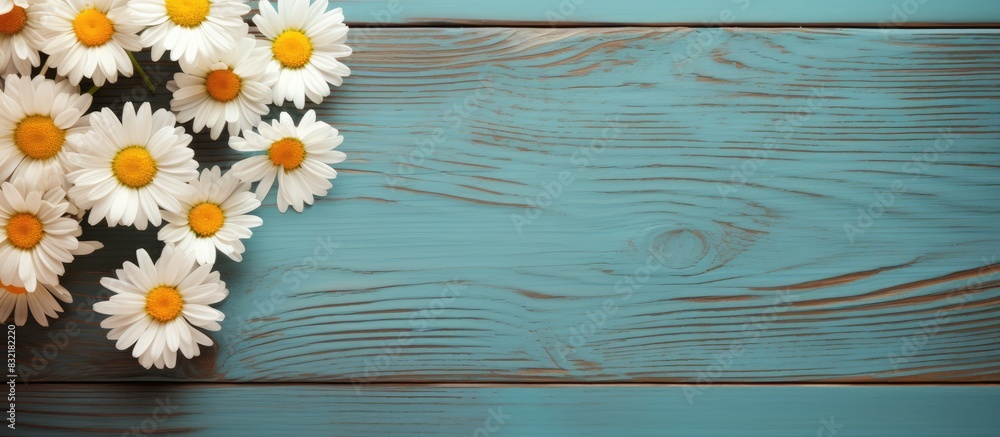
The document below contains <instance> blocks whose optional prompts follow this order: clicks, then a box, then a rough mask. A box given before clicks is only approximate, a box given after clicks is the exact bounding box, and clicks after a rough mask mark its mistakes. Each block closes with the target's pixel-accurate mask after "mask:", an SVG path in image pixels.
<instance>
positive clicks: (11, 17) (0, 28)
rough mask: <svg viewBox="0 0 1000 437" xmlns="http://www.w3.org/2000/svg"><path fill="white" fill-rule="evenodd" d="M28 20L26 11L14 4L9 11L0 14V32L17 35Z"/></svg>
mask: <svg viewBox="0 0 1000 437" xmlns="http://www.w3.org/2000/svg"><path fill="white" fill-rule="evenodd" d="M27 22H28V13H27V12H25V11H24V8H22V7H20V6H14V9H11V10H10V12H8V13H6V14H3V15H0V33H2V34H5V35H17V34H18V33H19V32H21V29H24V25H25V24H26V23H27Z"/></svg>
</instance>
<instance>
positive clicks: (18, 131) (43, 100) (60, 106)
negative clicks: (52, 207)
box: [0, 75, 93, 180]
mask: <svg viewBox="0 0 1000 437" xmlns="http://www.w3.org/2000/svg"><path fill="white" fill-rule="evenodd" d="M92 99H93V98H92V97H91V95H90V94H86V93H84V94H80V89H79V88H78V87H76V86H74V85H70V84H69V82H67V81H65V80H61V81H58V82H56V81H53V80H51V79H46V78H45V77H43V76H35V77H33V78H29V77H20V76H16V75H10V76H7V79H6V80H5V83H4V90H3V91H0V180H4V179H7V178H8V177H10V176H13V177H15V178H18V177H22V176H24V177H28V178H38V177H40V176H41V175H45V174H55V175H60V177H62V175H63V174H65V173H66V172H67V171H68V170H70V167H69V163H68V161H67V160H66V156H67V153H68V151H67V150H66V149H67V147H66V146H67V143H66V139H67V136H68V135H71V134H75V133H80V132H83V131H86V129H87V126H89V124H88V123H87V117H85V116H84V114H85V113H86V112H87V109H88V108H89V107H90V103H91V100H92Z"/></svg>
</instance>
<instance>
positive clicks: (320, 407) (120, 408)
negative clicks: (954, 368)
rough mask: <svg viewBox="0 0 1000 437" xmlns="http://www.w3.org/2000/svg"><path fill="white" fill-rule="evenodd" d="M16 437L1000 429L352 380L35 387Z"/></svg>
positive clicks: (873, 412)
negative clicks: (360, 385) (367, 384)
mask: <svg viewBox="0 0 1000 437" xmlns="http://www.w3.org/2000/svg"><path fill="white" fill-rule="evenodd" d="M18 389H19V391H18V393H19V395H20V396H19V398H18V399H19V402H18V415H17V417H18V422H17V426H18V435H76V436H90V435H98V434H99V435H122V434H123V433H128V432H130V431H131V430H133V428H134V429H136V430H138V431H131V432H133V433H134V434H144V433H153V432H156V433H164V434H169V435H198V436H232V435H239V436H263V435H303V436H306V435H308V436H314V435H317V436H318V435H336V436H373V435H377V436H470V435H471V436H484V435H489V436H497V437H499V436H521V437H524V436H539V437H541V436H546V437H548V436H574V437H577V436H580V437H582V436H594V437H605V436H658V437H659V436H733V435H738V436H768V437H783V436H789V437H792V436H810V437H812V436H821V437H822V436H827V437H829V436H834V435H838V436H871V437H892V436H901V437H902V436H906V437H917V436H928V437H930V436H935V437H937V436H951V437H971V436H982V437H992V436H995V435H996V406H997V405H998V403H1000V390H998V388H997V387H995V386H989V387H981V386H965V387H944V386H911V387H842V386H832V387H831V386H828V387H734V386H718V387H712V388H710V389H708V391H707V392H706V394H705V395H704V397H700V398H694V401H693V402H688V397H687V396H686V395H685V390H690V388H684V387H676V386H672V387H671V386H667V387H664V386H660V387H605V386H591V387H580V386H571V387H566V386H563V387H553V386H539V387H467V386H466V387H433V386H432V387H426V386H425V387H413V386H409V387H391V386H390V387H386V386H378V387H372V388H366V389H364V390H362V391H360V392H357V391H355V390H353V389H351V388H350V387H344V386H330V385H311V386H287V385H280V384H274V385H253V384H239V385H225V386H219V385H190V384H187V385H184V384H178V385H153V386H143V385H133V384H84V385H76V384H68V385H67V384H59V385H53V384H40V385H39V384H35V385H30V386H26V387H24V386H22V387H19V388H18Z"/></svg>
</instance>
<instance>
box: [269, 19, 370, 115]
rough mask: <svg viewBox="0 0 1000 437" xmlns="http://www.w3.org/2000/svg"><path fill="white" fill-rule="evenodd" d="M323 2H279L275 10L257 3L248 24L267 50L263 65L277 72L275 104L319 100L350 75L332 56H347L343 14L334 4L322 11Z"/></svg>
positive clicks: (348, 69) (349, 49)
mask: <svg viewBox="0 0 1000 437" xmlns="http://www.w3.org/2000/svg"><path fill="white" fill-rule="evenodd" d="M328 6H329V4H328V2H327V0H318V1H316V2H314V3H312V4H310V3H309V0H281V1H279V2H278V10H277V11H275V9H274V8H273V7H272V6H271V3H270V2H268V1H267V0H264V1H261V2H260V3H259V7H260V15H255V16H254V17H253V22H254V24H256V25H257V28H258V29H259V30H260V33H262V34H263V35H264V38H265V40H264V41H261V42H260V44H261V45H263V46H264V47H267V49H268V51H269V52H270V54H271V61H270V62H269V63H268V65H267V69H268V71H274V72H277V73H278V82H277V83H275V85H274V103H275V104H277V105H280V104H282V103H284V102H285V101H289V102H294V103H295V107H297V108H299V109H302V108H303V107H304V106H305V98H306V97H309V100H311V101H312V102H313V103H320V102H322V101H323V98H324V97H326V96H329V95H330V84H333V85H334V86H340V85H341V84H343V83H344V77H346V76H350V75H351V69H350V68H347V66H346V65H344V64H343V63H342V62H340V61H339V60H338V58H344V57H347V56H349V55H350V54H351V48H350V47H348V46H346V45H345V44H344V43H345V42H347V26H346V25H345V24H344V13H343V11H342V10H341V9H340V8H335V9H333V10H330V11H328V10H326V9H327V7H328Z"/></svg>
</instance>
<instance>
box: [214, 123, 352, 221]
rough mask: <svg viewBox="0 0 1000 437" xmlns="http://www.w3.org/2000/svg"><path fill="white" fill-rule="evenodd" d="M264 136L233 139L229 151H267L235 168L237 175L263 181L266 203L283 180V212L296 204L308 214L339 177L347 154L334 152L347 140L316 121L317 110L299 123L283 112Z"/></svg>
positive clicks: (262, 129)
mask: <svg viewBox="0 0 1000 437" xmlns="http://www.w3.org/2000/svg"><path fill="white" fill-rule="evenodd" d="M257 131H258V132H259V133H254V132H252V131H249V130H247V131H244V132H243V137H242V138H241V137H231V138H229V147H232V148H233V149H236V150H239V151H242V152H267V153H266V154H263V155H257V156H253V157H250V158H246V159H244V160H242V161H240V162H237V163H236V164H234V165H233V168H232V169H231V170H230V172H231V173H233V174H234V175H236V176H237V177H239V178H240V179H242V180H243V181H245V182H258V181H259V183H258V184H257V198H258V199H261V200H263V199H264V197H265V196H267V193H268V191H270V190H271V185H272V184H273V183H274V179H275V177H277V178H278V210H279V211H281V212H285V211H287V210H288V206H289V205H291V206H292V208H294V209H295V210H296V211H298V212H302V208H303V204H308V205H312V203H313V198H314V196H325V195H326V192H327V190H329V189H330V187H332V186H333V184H331V183H330V181H329V179H334V178H336V177H337V171H336V170H334V169H333V168H332V167H330V164H336V163H339V162H343V161H344V159H345V158H347V155H345V154H344V153H343V152H341V151H339V150H333V149H334V148H336V147H337V146H339V145H340V143H342V142H344V137H342V136H340V134H339V133H338V132H337V129H334V128H333V127H332V126H330V125H328V124H326V123H324V122H322V121H316V112H315V111H312V110H310V111H309V112H306V114H305V115H303V116H302V119H301V120H300V121H299V125H298V126H296V125H295V122H294V121H292V116H290V115H288V113H287V112H282V113H281V115H280V116H279V120H271V124H267V123H261V124H260V125H259V126H257Z"/></svg>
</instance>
